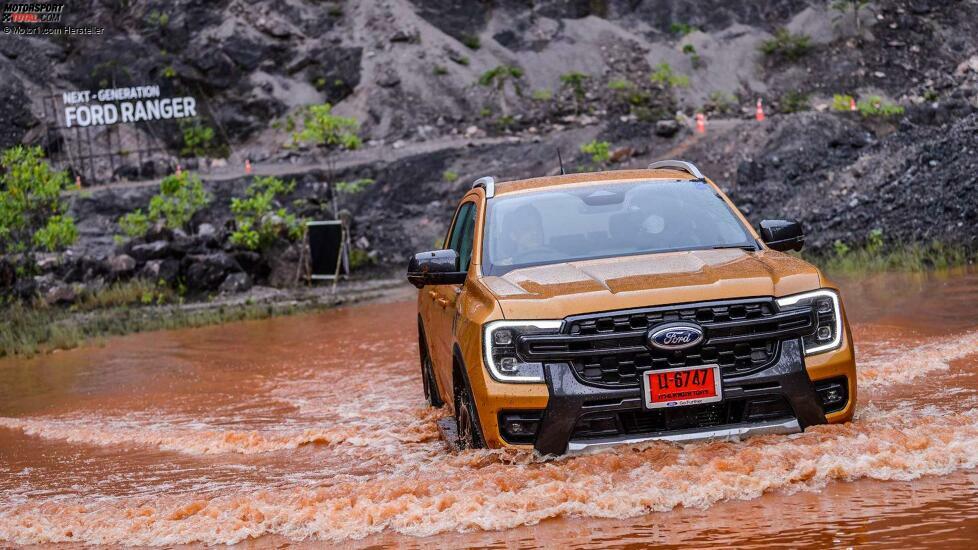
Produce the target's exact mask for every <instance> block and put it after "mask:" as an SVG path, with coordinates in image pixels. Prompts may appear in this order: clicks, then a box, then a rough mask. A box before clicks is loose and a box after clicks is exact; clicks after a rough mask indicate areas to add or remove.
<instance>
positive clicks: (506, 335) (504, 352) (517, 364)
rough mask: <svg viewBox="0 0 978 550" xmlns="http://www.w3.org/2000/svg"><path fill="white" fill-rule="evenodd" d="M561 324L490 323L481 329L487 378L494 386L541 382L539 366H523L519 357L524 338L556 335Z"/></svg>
mask: <svg viewBox="0 0 978 550" xmlns="http://www.w3.org/2000/svg"><path fill="white" fill-rule="evenodd" d="M561 323H562V322H561V321H493V322H491V323H486V325H485V327H483V329H482V330H483V340H482V351H483V355H484V356H485V361H486V367H487V368H488V369H489V374H490V375H491V376H492V377H493V379H494V380H496V381H497V382H518V383H532V382H543V363H533V362H526V361H523V359H522V358H521V357H520V354H519V338H520V336H522V335H525V334H556V333H557V331H558V330H560V325H561Z"/></svg>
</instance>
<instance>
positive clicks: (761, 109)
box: [754, 98, 764, 122]
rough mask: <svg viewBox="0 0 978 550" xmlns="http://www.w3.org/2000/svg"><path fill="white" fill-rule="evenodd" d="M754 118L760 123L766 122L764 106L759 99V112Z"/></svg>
mask: <svg viewBox="0 0 978 550" xmlns="http://www.w3.org/2000/svg"><path fill="white" fill-rule="evenodd" d="M754 118H756V119H757V121H758V122H764V105H762V104H761V98H757V112H756V113H755V114H754Z"/></svg>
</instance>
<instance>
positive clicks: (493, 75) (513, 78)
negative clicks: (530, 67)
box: [479, 65, 523, 116]
mask: <svg viewBox="0 0 978 550" xmlns="http://www.w3.org/2000/svg"><path fill="white" fill-rule="evenodd" d="M521 78H523V69H520V68H519V67H513V66H510V65H499V66H497V67H496V68H494V69H489V70H488V71H486V72H484V73H482V76H480V77H479V84H480V85H482V86H492V89H493V90H494V91H493V95H498V96H499V109H500V111H501V112H502V114H503V116H508V115H509V106H508V105H507V104H506V89H505V88H506V83H507V82H510V83H512V86H513V91H515V92H516V95H523V93H522V89H521V88H520V84H519V82H518V81H519V79H521Z"/></svg>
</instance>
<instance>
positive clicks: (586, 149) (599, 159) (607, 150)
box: [581, 140, 611, 164]
mask: <svg viewBox="0 0 978 550" xmlns="http://www.w3.org/2000/svg"><path fill="white" fill-rule="evenodd" d="M581 152H582V153H584V154H585V155H591V162H592V163H593V164H604V163H606V162H608V159H609V158H611V144H610V143H608V142H607V141H598V140H591V141H590V142H588V143H585V144H584V145H581Z"/></svg>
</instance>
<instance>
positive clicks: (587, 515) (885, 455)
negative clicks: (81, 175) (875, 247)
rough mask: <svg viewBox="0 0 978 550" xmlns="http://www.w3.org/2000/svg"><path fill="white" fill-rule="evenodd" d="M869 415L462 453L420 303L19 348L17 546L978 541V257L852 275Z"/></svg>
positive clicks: (9, 535) (9, 375)
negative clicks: (441, 433) (788, 428)
mask: <svg viewBox="0 0 978 550" xmlns="http://www.w3.org/2000/svg"><path fill="white" fill-rule="evenodd" d="M843 287H844V289H845V293H846V299H847V303H848V308H849V314H850V317H851V319H852V321H853V332H854V337H855V339H856V341H857V344H858V354H859V356H858V360H859V378H860V380H859V382H860V384H861V388H860V405H859V408H858V410H857V419H856V421H855V422H854V423H853V424H851V425H846V426H825V427H818V428H814V429H811V430H809V431H808V432H806V433H804V434H798V435H794V436H765V437H758V438H754V439H748V440H745V441H743V442H720V443H716V442H714V443H694V444H687V445H684V446H678V445H673V444H668V443H650V444H646V445H641V446H635V447H627V448H619V449H614V450H611V451H605V452H602V453H598V454H593V455H588V456H579V457H574V458H565V459H558V460H548V461H543V460H540V459H537V458H535V457H533V456H532V455H530V454H528V453H519V452H499V451H469V452H463V453H461V454H457V455H453V454H449V453H448V452H446V450H445V447H444V445H443V444H442V443H441V442H440V441H439V440H438V438H437V432H436V429H435V420H436V419H437V418H438V417H439V414H440V413H439V412H437V411H432V410H428V409H426V408H425V407H424V406H423V400H422V396H421V383H420V379H419V375H418V366H417V347H416V344H415V332H414V328H413V327H414V322H413V319H414V315H415V314H414V306H413V304H412V303H410V302H399V303H385V304H372V305H366V306H361V307H354V308H348V309H341V310H335V311H330V312H325V313H320V314H314V315H306V316H297V317H289V318H281V319H272V320H266V321H257V322H245V323H238V324H232V325H226V326H221V327H211V328H203V329H195V330H186V331H171V332H160V333H151V334H141V335H134V336H128V337H123V338H117V339H112V340H109V341H107V343H106V344H105V346H104V347H93V348H84V349H78V350H74V351H69V352H62V353H57V354H54V355H49V356H46V357H39V358H34V359H31V360H7V361H3V362H0V546H2V545H3V544H4V541H5V542H6V543H21V544H29V543H48V542H75V543H101V544H112V545H115V544H132V545H168V546H173V545H181V544H193V543H201V542H204V543H242V544H244V545H246V546H248V547H255V548H264V547H275V548H278V547H288V546H300V547H301V546H309V547H319V546H321V545H322V544H323V541H328V542H331V543H338V544H342V545H346V546H354V547H368V546H382V545H399V546H408V547H430V546H443V547H464V546H479V547H485V546H492V547H534V546H538V547H546V546H558V545H560V546H568V547H588V546H595V547H607V546H642V545H647V544H650V543H654V544H657V545H661V546H679V545H691V546H695V547H711V546H722V547H727V546H732V545H734V546H741V547H762V546H763V547H767V546H770V545H781V546H788V547H796V546H803V545H813V546H819V547H826V546H853V545H859V546H881V547H891V546H894V545H896V544H901V545H903V546H906V547H942V548H946V547H955V546H961V547H973V542H972V541H973V540H974V539H978V468H976V466H978V410H976V405H978V307H976V306H978V274H975V273H951V274H939V275H935V274H930V275H926V276H897V275H886V276H875V277H871V278H868V279H864V280H860V281H843Z"/></svg>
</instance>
